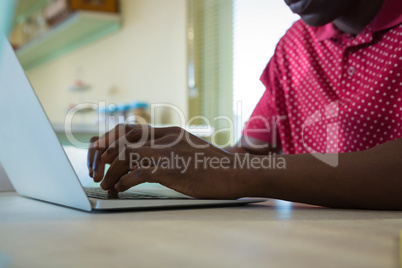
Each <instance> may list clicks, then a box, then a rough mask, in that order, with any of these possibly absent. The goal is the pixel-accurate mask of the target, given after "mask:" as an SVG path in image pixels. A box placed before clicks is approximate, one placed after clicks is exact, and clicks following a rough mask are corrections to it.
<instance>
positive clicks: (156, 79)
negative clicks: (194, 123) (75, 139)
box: [27, 0, 187, 123]
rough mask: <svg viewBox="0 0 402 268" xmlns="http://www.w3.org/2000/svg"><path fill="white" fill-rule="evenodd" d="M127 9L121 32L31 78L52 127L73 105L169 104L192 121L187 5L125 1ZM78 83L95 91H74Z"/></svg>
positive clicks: (176, 0) (32, 72)
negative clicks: (86, 85) (189, 116)
mask: <svg viewBox="0 0 402 268" xmlns="http://www.w3.org/2000/svg"><path fill="white" fill-rule="evenodd" d="M121 6H122V14H123V18H124V22H123V28H122V30H121V31H119V32H117V33H116V34H113V35H111V36H108V37H106V38H104V39H101V40H100V41H97V42H95V43H93V44H89V45H87V46H85V47H83V48H80V49H79V50H76V51H73V52H71V53H69V54H67V55H66V56H63V57H62V58H59V59H56V60H54V61H52V62H49V63H47V64H45V65H42V66H40V67H38V68H36V69H33V70H29V71H28V72H27V74H28V77H29V78H30V80H31V83H32V85H33V86H34V88H35V90H36V92H37V94H38V96H39V98H40V100H41V102H42V104H43V106H44V108H45V110H46V112H47V113H48V115H49V117H50V119H51V121H52V122H55V123H63V122H64V117H65V113H66V110H67V107H68V105H69V104H77V103H80V102H97V101H107V102H130V101H134V100H141V101H147V102H150V103H160V102H165V103H170V104H174V105H176V106H178V107H180V108H181V109H182V110H183V111H184V113H185V114H186V115H187V90H186V80H187V76H186V1H185V0H169V1H166V0H122V1H121ZM77 77H80V78H82V79H83V80H84V81H85V82H87V83H88V84H90V85H91V86H92V89H91V90H89V91H87V92H85V93H82V94H77V93H74V92H71V91H69V90H68V87H69V86H70V85H71V84H72V83H73V81H74V79H76V78H77ZM112 93H116V94H112ZM158 117H160V116H158ZM158 120H159V121H160V120H161V119H158V118H157V120H156V121H157V122H158Z"/></svg>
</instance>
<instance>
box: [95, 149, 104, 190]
mask: <svg viewBox="0 0 402 268" xmlns="http://www.w3.org/2000/svg"><path fill="white" fill-rule="evenodd" d="M104 151H105V150H102V151H100V150H97V151H96V152H95V154H94V160H93V165H92V169H93V179H94V181H95V182H100V181H101V180H102V178H103V175H104V173H105V162H103V161H102V154H103V152H104Z"/></svg>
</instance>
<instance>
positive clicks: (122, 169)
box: [100, 149, 131, 190]
mask: <svg viewBox="0 0 402 268" xmlns="http://www.w3.org/2000/svg"><path fill="white" fill-rule="evenodd" d="M130 169H131V168H130V163H129V160H128V157H127V152H126V149H125V150H123V151H122V152H121V153H120V154H119V155H118V156H117V158H116V159H115V160H114V161H113V163H112V165H111V166H110V167H109V169H108V171H107V172H106V175H105V178H104V179H103V181H102V183H101V185H100V186H101V187H102V189H103V190H109V189H110V188H114V185H115V184H116V182H117V181H118V180H119V179H120V178H121V177H122V176H123V175H125V174H127V173H128V172H129V171H130Z"/></svg>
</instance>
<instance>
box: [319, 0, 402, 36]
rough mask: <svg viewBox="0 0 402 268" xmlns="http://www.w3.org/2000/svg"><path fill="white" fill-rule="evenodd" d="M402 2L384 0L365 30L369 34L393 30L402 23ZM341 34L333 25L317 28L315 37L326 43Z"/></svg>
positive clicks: (398, 0)
mask: <svg viewBox="0 0 402 268" xmlns="http://www.w3.org/2000/svg"><path fill="white" fill-rule="evenodd" d="M400 1H401V0H384V3H383V5H382V7H381V9H380V11H379V12H378V14H377V15H376V16H375V18H374V19H373V20H372V21H371V22H370V23H369V24H368V25H367V26H366V28H365V29H364V30H363V32H364V33H367V32H371V33H374V32H378V31H382V30H385V29H389V28H392V27H394V26H396V25H398V24H401V23H402V5H401V3H400ZM340 33H341V32H340V31H339V30H338V29H336V28H335V27H334V25H333V24H332V23H328V24H327V25H324V26H321V27H317V28H316V30H315V36H316V38H317V40H318V41H324V40H328V39H331V38H336V37H337V36H339V34H340Z"/></svg>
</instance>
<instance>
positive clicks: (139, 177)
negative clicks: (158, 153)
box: [114, 167, 166, 192]
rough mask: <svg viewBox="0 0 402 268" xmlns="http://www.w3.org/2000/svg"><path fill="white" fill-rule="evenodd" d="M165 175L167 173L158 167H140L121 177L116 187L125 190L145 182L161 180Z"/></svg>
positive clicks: (120, 190) (118, 189)
mask: <svg viewBox="0 0 402 268" xmlns="http://www.w3.org/2000/svg"><path fill="white" fill-rule="evenodd" d="M163 176H166V174H164V172H163V171H162V170H160V169H159V168H158V167H139V168H136V169H134V170H133V171H131V172H130V173H128V174H126V175H124V176H123V177H121V178H120V180H119V181H118V182H117V183H116V184H115V185H114V187H115V189H116V190H117V191H119V192H124V191H126V190H128V189H130V188H131V187H134V186H136V185H139V184H142V183H145V182H159V180H161V179H162V177H163Z"/></svg>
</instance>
